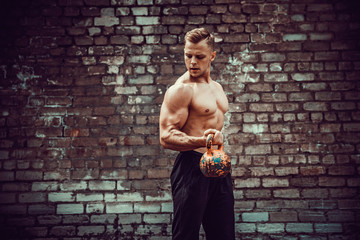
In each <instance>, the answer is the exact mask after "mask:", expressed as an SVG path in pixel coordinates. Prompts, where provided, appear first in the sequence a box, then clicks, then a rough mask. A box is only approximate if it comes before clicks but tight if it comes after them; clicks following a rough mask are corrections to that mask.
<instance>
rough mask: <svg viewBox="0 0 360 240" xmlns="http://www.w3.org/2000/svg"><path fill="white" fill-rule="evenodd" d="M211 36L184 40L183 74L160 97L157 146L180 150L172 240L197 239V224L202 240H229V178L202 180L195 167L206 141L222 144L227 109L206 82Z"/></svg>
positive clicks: (216, 88) (203, 33)
mask: <svg viewBox="0 0 360 240" xmlns="http://www.w3.org/2000/svg"><path fill="white" fill-rule="evenodd" d="M215 56H216V52H215V51H214V37H213V35H212V34H210V33H209V32H208V31H207V30H205V29H204V28H198V29H194V30H192V31H190V32H188V33H187V34H186V35H185V48H184V58H185V65H186V68H187V72H186V73H184V74H183V75H182V76H181V77H180V78H179V79H178V80H177V81H176V82H175V84H174V85H173V86H171V87H170V88H169V89H168V90H167V92H166V94H165V97H164V102H163V104H162V107H161V112H160V143H161V145H162V146H163V147H164V148H168V149H172V150H175V151H180V153H179V155H178V156H177V158H176V160H175V163H174V166H173V170H172V173H171V177H170V180H171V187H172V195H173V202H174V217H173V226H172V227H173V229H172V232H173V240H197V239H199V230H200V226H201V224H203V228H204V230H205V233H206V239H207V240H228V239H231V240H233V239H235V233H234V232H235V230H234V196H233V189H232V181H231V176H230V174H228V175H227V176H226V177H225V178H207V177H205V176H204V175H203V174H202V173H201V171H200V167H199V161H200V158H201V156H202V154H203V153H204V152H205V151H206V148H205V146H206V137H207V135H209V134H214V139H213V144H214V145H219V144H223V141H224V138H223V134H222V133H221V129H222V127H223V125H224V114H225V113H226V111H227V110H228V101H227V98H226V95H225V93H224V91H223V89H222V87H221V85H220V84H219V83H216V82H214V81H213V80H212V79H211V77H210V70H211V63H212V62H213V61H214V59H215Z"/></svg>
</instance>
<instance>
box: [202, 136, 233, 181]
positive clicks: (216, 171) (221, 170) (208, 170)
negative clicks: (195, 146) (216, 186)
mask: <svg viewBox="0 0 360 240" xmlns="http://www.w3.org/2000/svg"><path fill="white" fill-rule="evenodd" d="M213 138H214V134H209V135H208V136H207V138H206V148H207V150H206V152H205V153H204V154H203V155H202V157H201V159H200V170H201V172H202V173H203V174H204V176H205V177H225V176H226V175H227V174H228V173H229V172H230V170H231V161H230V158H229V156H228V155H227V154H226V153H225V152H224V146H223V145H222V144H221V145H219V146H218V149H213V148H212V141H213Z"/></svg>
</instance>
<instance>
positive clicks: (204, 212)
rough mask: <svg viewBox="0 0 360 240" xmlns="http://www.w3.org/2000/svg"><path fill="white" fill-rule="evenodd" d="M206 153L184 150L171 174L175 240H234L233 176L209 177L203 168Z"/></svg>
mask: <svg viewBox="0 0 360 240" xmlns="http://www.w3.org/2000/svg"><path fill="white" fill-rule="evenodd" d="M201 156H202V154H201V153H198V152H195V151H187V152H180V153H179V155H178V156H177V158H176V161H175V164H174V167H173V170H172V173H171V177H170V179H171V188H172V195H173V201H174V220H173V226H172V234H173V240H198V239H199V231H200V226H201V223H202V224H203V228H204V230H205V233H206V240H234V239H235V226H234V194H233V189H232V181H231V176H230V174H228V175H227V176H226V177H225V178H207V177H205V176H204V175H203V174H202V173H201V171H200V167H199V162H200V158H201Z"/></svg>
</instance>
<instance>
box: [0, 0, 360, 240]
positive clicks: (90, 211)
mask: <svg viewBox="0 0 360 240" xmlns="http://www.w3.org/2000/svg"><path fill="white" fill-rule="evenodd" d="M6 2H7V3H6V4H5V5H4V3H2V4H3V6H1V10H2V13H1V37H0V44H1V52H0V79H1V87H0V95H1V112H0V114H1V117H0V189H1V193H0V204H1V205H0V214H1V218H0V225H1V231H2V233H1V234H2V237H4V239H67V240H70V239H71V240H80V239H152V240H154V239H157V240H162V239H170V236H171V222H172V213H171V212H172V201H171V194H170V191H169V190H170V184H169V174H170V171H171V168H172V164H173V161H174V157H175V156H176V152H173V151H168V150H163V149H162V148H161V147H160V145H159V140H158V120H159V109H160V104H161V102H162V98H163V95H164V93H165V91H166V89H167V87H168V86H169V85H170V84H172V83H173V82H174V81H175V80H176V78H177V77H178V76H180V74H182V73H183V72H184V71H185V66H184V63H183V56H182V51H183V36H184V33H185V32H186V31H188V30H190V29H192V28H194V27H198V26H204V27H207V28H208V29H209V30H210V31H213V32H214V34H215V35H216V41H217V43H218V45H217V52H218V55H217V58H216V60H215V62H214V65H213V75H212V76H213V78H214V79H215V80H217V81H218V82H220V83H221V84H222V85H223V87H224V89H225V91H226V94H227V96H228V99H229V102H230V110H229V112H228V113H227V115H226V123H225V128H224V133H225V135H226V145H225V150H226V151H227V152H228V153H229V155H231V158H232V163H233V170H232V174H233V180H234V193H235V197H236V203H235V211H236V235H237V238H238V239H240V238H241V239H287V240H295V239H297V240H307V239H318V240H325V239H332V240H334V239H337V240H340V239H342V240H343V239H356V235H359V230H358V229H359V223H358V222H359V219H360V201H359V195H360V190H359V186H360V177H359V173H360V167H359V163H360V103H359V99H360V94H359V86H360V85H359V80H360V74H359V73H360V51H359V40H360V34H359V30H360V21H359V13H358V10H359V5H358V4H354V3H351V2H353V1H340V0H338V1H336V0H332V1H331V0H270V1H265V0H244V1H240V0H192V1H189V0H124V1H122V0H29V1H21V0H12V1H6ZM219 221H221V220H219ZM202 235H203V233H202Z"/></svg>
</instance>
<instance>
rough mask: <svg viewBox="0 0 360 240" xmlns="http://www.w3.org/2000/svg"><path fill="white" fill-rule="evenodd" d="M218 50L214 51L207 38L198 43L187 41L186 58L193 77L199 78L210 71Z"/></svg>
mask: <svg viewBox="0 0 360 240" xmlns="http://www.w3.org/2000/svg"><path fill="white" fill-rule="evenodd" d="M215 55H216V52H212V51H211V49H210V48H209V46H208V45H207V43H206V41H205V40H202V41H200V42H198V43H192V42H190V41H186V43H185V48H184V58H185V65H186V68H187V70H188V71H189V73H190V76H191V77H194V78H198V77H202V76H205V75H206V74H208V73H210V67H211V62H212V61H213V60H214V59H215Z"/></svg>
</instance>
